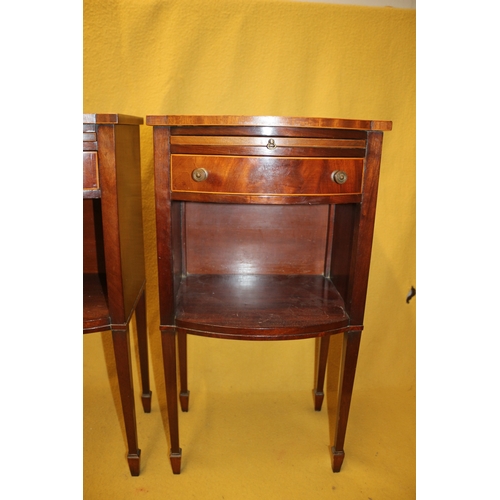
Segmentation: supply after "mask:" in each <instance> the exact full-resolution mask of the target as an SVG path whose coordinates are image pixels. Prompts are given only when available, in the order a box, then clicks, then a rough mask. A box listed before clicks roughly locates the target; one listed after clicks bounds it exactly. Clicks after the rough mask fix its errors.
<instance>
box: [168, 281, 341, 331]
mask: <svg viewBox="0 0 500 500" xmlns="http://www.w3.org/2000/svg"><path fill="white" fill-rule="evenodd" d="M175 322H176V326H177V329H179V330H185V331H186V332H187V333H192V334H197V335H205V336H211V337H221V338H235V339H243V340H280V339H283V340H285V339H292V338H297V339H299V338H310V337H316V336H319V335H320V334H322V333H324V332H331V331H334V330H336V329H342V328H344V327H346V326H348V325H349V316H348V315H347V313H346V311H345V307H344V301H343V299H342V297H341V296H340V294H339V292H338V291H337V289H336V288H335V285H334V284H333V283H332V281H331V280H330V279H327V278H324V277H323V276H317V275H314V276H311V275H295V276H290V275H209V274H203V275H188V276H186V277H185V278H184V279H183V280H182V281H181V284H180V287H179V290H178V293H177V308H176V320H175Z"/></svg>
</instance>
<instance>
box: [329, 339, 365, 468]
mask: <svg viewBox="0 0 500 500" xmlns="http://www.w3.org/2000/svg"><path fill="white" fill-rule="evenodd" d="M360 342H361V330H359V331H351V332H345V333H344V341H343V347H342V364H341V374H340V386H339V395H338V399H339V402H338V410H337V426H336V432H335V440H334V443H333V446H332V448H331V452H332V470H333V472H340V469H341V467H342V463H343V461H344V456H345V452H344V441H345V435H346V430H347V420H348V417H349V408H350V406H351V397H352V390H353V387H354V376H355V374H356V364H357V361H358V353H359V345H360Z"/></svg>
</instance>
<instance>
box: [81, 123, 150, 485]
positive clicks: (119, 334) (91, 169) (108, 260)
mask: <svg viewBox="0 0 500 500" xmlns="http://www.w3.org/2000/svg"><path fill="white" fill-rule="evenodd" d="M139 123H142V119H141V118H135V117H127V116H123V115H84V123H83V130H84V135H83V139H84V140H83V149H84V153H83V172H84V189H83V333H94V332H100V331H105V330H111V332H112V338H113V348H114V356H115V364H116V372H117V377H118V385H119V390H120V398H121V404H122V412H123V417H124V423H125V431H126V438H127V449H128V452H127V460H128V464H129V469H130V473H131V475H133V476H137V475H139V473H140V449H139V448H138V444H137V426H136V416H135V405H134V390H133V382H132V372H131V360H130V339H129V324H130V321H131V320H132V318H133V317H134V315H135V323H136V330H137V340H138V351H139V365H140V373H141V382H142V395H141V400H142V406H143V409H144V411H145V412H146V413H149V412H150V411H151V391H150V388H149V385H150V384H149V369H148V352H147V351H148V347H147V321H146V303H145V300H146V299H145V268H144V250H143V235H142V202H141V188H140V185H141V173H140V145H139V127H138V125H139Z"/></svg>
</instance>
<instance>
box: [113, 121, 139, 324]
mask: <svg viewBox="0 0 500 500" xmlns="http://www.w3.org/2000/svg"><path fill="white" fill-rule="evenodd" d="M115 138H116V168H117V191H118V216H119V226H120V255H121V261H122V276H123V296H124V306H125V314H126V316H127V317H129V316H130V314H131V312H132V309H133V307H134V304H135V301H136V300H137V296H138V293H139V291H140V290H141V288H142V286H143V285H144V281H145V270H144V243H143V233H142V197H141V160H140V142H139V127H138V126H135V125H117V126H116V127H115Z"/></svg>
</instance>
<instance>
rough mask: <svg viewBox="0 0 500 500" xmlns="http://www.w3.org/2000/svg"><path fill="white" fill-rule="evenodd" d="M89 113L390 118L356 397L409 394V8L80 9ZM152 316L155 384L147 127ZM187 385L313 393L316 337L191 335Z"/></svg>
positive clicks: (96, 0) (90, 3) (114, 4)
mask: <svg viewBox="0 0 500 500" xmlns="http://www.w3.org/2000/svg"><path fill="white" fill-rule="evenodd" d="M83 5H84V46H83V47H84V105H83V108H84V109H83V112H84V113H108V112H109V113H123V114H132V115H138V116H143V117H145V116H146V115H147V114H235V115H283V116H317V117H331V118H353V119H373V120H392V121H393V130H392V131H391V132H387V133H386V134H385V137H384V149H383V154H382V170H381V179H380V188H379V201H378V209H377V219H376V228H375V237H374V244H373V256H372V267H371V275H370V282H369V290H368V300H367V310H366V316H365V332H364V335H363V339H362V343H361V352H360V358H359V365H358V366H359V368H358V373H357V376H356V387H358V388H365V389H370V388H375V387H378V388H391V387H394V388H396V387H397V388H402V389H407V390H411V389H412V388H413V389H414V384H415V307H416V299H413V300H412V301H411V302H410V304H407V303H406V295H407V293H408V291H409V289H410V286H411V285H415V286H416V283H415V11H414V10H406V9H395V8H388V7H387V8H374V7H356V6H346V5H334V4H322V3H310V2H307V3H301V2H291V1H285V0H217V1H214V0H107V1H105V2H103V1H102V0H84V3H83ZM141 148H142V152H141V158H142V169H143V172H142V180H143V207H144V215H143V216H144V228H145V247H146V258H147V263H146V267H147V279H148V287H147V294H148V297H147V298H148V314H149V327H150V338H151V351H152V364H153V370H154V373H155V380H156V381H157V385H158V381H159V380H161V377H160V375H159V373H160V369H161V358H160V340H159V336H160V333H159V329H158V321H159V320H158V293H157V289H156V287H157V276H156V239H155V215H154V183H153V149H152V130H151V128H150V127H147V126H143V127H141ZM189 341H190V343H189V367H190V381H191V382H190V383H191V388H193V387H198V388H205V387H207V388H208V387H209V388H210V390H233V391H237V390H249V389H251V390H254V391H259V390H275V391H276V390H287V389H292V388H293V389H297V388H298V389H302V388H303V389H304V390H307V391H310V390H311V389H312V381H313V366H314V364H313V356H314V349H315V344H314V340H302V341H295V342H234V341H228V340H216V339H205V338H201V337H192V336H191V337H189Z"/></svg>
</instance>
